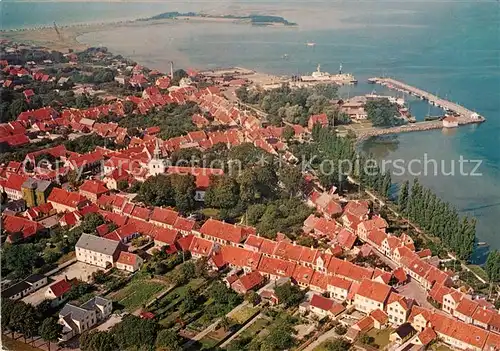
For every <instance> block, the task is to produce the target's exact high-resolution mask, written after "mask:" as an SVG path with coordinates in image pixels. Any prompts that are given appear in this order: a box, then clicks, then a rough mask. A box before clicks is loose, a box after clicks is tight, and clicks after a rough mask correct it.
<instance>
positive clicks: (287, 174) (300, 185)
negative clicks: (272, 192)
mask: <svg viewBox="0 0 500 351" xmlns="http://www.w3.org/2000/svg"><path fill="white" fill-rule="evenodd" d="M278 179H279V182H280V184H281V186H282V188H283V191H284V192H285V193H286V194H287V195H288V196H289V197H293V196H298V195H301V194H302V192H303V190H304V186H305V181H304V176H303V175H302V172H301V171H300V169H299V168H298V167H293V166H288V165H283V166H282V167H281V169H280V171H279V173H278Z"/></svg>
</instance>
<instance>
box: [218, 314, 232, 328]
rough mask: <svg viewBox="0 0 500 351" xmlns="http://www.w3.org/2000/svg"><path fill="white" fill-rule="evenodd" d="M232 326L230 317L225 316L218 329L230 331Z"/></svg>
mask: <svg viewBox="0 0 500 351" xmlns="http://www.w3.org/2000/svg"><path fill="white" fill-rule="evenodd" d="M230 326H231V320H230V319H229V318H228V317H226V316H223V317H222V318H221V319H220V321H219V324H218V327H219V328H222V329H223V330H224V331H228V330H229V327H230Z"/></svg>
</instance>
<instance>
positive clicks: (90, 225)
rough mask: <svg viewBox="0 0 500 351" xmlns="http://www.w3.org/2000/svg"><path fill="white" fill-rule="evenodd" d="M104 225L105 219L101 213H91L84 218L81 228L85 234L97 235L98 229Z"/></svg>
mask: <svg viewBox="0 0 500 351" xmlns="http://www.w3.org/2000/svg"><path fill="white" fill-rule="evenodd" d="M104 223H105V222H104V218H103V216H102V215H101V214H100V213H89V214H87V215H85V217H83V221H82V224H81V226H82V229H83V231H84V232H85V233H95V231H96V228H97V227H98V226H100V225H102V224H104Z"/></svg>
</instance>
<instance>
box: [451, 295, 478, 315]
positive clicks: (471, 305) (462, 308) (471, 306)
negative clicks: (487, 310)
mask: <svg viewBox="0 0 500 351" xmlns="http://www.w3.org/2000/svg"><path fill="white" fill-rule="evenodd" d="M476 308H478V304H477V303H476V302H474V301H472V300H470V299H468V298H463V299H462V300H461V301H460V303H459V304H458V305H457V308H456V309H455V311H456V312H458V313H461V314H463V315H465V316H468V317H472V316H473V314H474V312H475V311H476Z"/></svg>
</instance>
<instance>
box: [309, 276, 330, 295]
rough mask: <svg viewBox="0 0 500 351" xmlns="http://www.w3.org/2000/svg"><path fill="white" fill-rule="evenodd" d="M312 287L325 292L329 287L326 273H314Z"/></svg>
mask: <svg viewBox="0 0 500 351" xmlns="http://www.w3.org/2000/svg"><path fill="white" fill-rule="evenodd" d="M310 285H311V286H312V287H316V288H319V289H320V290H325V291H326V289H327V287H328V276H327V275H326V274H324V273H321V272H319V271H314V272H313V275H312V278H311V282H310Z"/></svg>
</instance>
